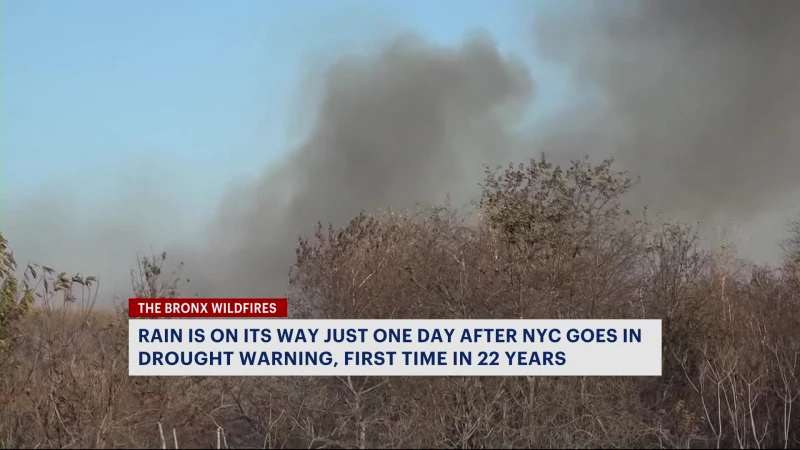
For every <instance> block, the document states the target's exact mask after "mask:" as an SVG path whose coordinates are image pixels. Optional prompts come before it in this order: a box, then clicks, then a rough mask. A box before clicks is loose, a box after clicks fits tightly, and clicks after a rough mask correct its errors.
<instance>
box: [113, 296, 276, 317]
mask: <svg viewBox="0 0 800 450" xmlns="http://www.w3.org/2000/svg"><path fill="white" fill-rule="evenodd" d="M288 315H289V302H288V301H287V299H285V298H132V299H130V300H128V317H130V318H132V319H134V318H142V319H144V318H147V319H153V318H158V317H168V318H172V319H179V318H212V317H229V318H230V317H241V318H245V317H249V318H260V317H261V318H263V317H287V316H288Z"/></svg>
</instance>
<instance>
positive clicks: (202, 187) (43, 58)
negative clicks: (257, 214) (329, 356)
mask: <svg viewBox="0 0 800 450" xmlns="http://www.w3.org/2000/svg"><path fill="white" fill-rule="evenodd" d="M535 7H537V6H536V5H533V4H530V5H521V4H518V3H515V2H494V1H473V2H464V1H457V2H448V1H442V2H430V1H405V0H404V1H393V2H390V1H370V2H367V1H341V0H337V1H318V0H315V1H305V2H302V1H301V2H283V1H263V0H237V1H232V2H219V1H209V0H192V1H168V2H163V1H152V0H144V1H103V2H97V1H83V0H74V1H65V2H63V1H35V0H16V1H14V0H9V1H4V2H3V3H2V23H0V30H1V32H2V41H1V42H2V48H1V49H0V50H1V54H2V65H1V66H0V70H1V71H2V72H0V80H2V83H1V84H0V89H2V92H1V94H2V95H0V99H2V100H1V101H2V103H1V106H2V108H1V109H0V113H1V114H2V117H0V119H1V120H2V134H1V135H0V139H2V141H0V145H2V147H0V149H1V150H2V166H0V170H2V173H1V174H0V175H1V176H2V178H1V179H2V200H3V203H4V204H5V205H6V206H8V205H9V204H15V203H17V202H21V201H28V193H31V192H34V190H33V188H39V187H42V186H43V185H52V186H56V187H58V189H59V190H62V189H66V190H67V192H69V194H70V195H74V196H77V197H79V198H81V199H82V202H83V203H84V204H85V205H86V206H85V207H86V208H89V209H91V208H92V206H90V204H91V203H93V202H95V201H98V200H100V199H102V198H104V196H107V194H108V190H109V189H111V190H113V189H115V186H116V182H117V181H119V178H120V177H121V176H122V177H131V176H132V174H131V172H130V171H128V170H123V169H127V168H129V165H130V164H136V165H142V167H141V169H140V170H141V171H142V172H143V173H142V174H141V175H142V180H144V179H147V177H148V175H147V174H146V172H147V171H148V167H147V164H146V163H144V162H143V161H146V159H144V158H142V155H152V159H153V164H154V166H156V167H155V168H154V169H153V170H156V171H163V173H162V174H161V175H163V176H167V177H171V178H173V179H174V181H176V182H175V183H174V186H184V187H185V193H182V194H180V197H181V199H182V202H181V205H183V206H181V207H182V208H184V212H185V213H186V214H200V213H204V212H207V211H204V206H205V207H212V206H213V205H214V203H215V201H214V200H216V199H217V198H218V196H219V195H220V194H221V191H222V187H223V186H224V185H225V184H226V183H228V182H230V181H231V179H232V178H235V177H236V176H237V175H241V174H254V173H256V172H258V171H260V170H262V169H263V167H264V166H265V165H266V164H267V163H268V162H269V160H270V157H272V156H274V155H275V154H276V153H277V152H281V151H284V150H285V149H286V144H287V141H288V139H290V138H292V137H297V136H292V135H291V134H290V133H291V132H292V129H293V128H292V124H293V122H292V121H293V120H295V119H296V118H295V117H293V116H292V115H293V114H297V112H296V111H294V112H293V108H294V109H296V105H295V103H297V102H296V100H297V99H298V97H299V96H301V94H302V92H301V90H302V89H303V87H304V86H303V80H304V77H305V76H306V75H307V74H308V72H309V71H310V70H312V69H313V67H310V66H309V62H310V61H311V60H314V61H315V62H316V63H320V62H322V61H324V59H323V60H322V61H321V56H322V58H324V55H325V54H326V53H333V52H336V53H340V52H351V51H352V52H357V51H359V50H363V49H369V48H371V46H374V45H375V41H376V40H379V39H380V38H382V37H384V36H388V35H389V34H390V33H392V32H393V31H406V30H411V31H416V32H419V33H421V34H423V35H425V36H426V37H428V38H429V39H431V40H433V41H435V42H437V43H442V44H450V43H455V42H457V41H459V40H460V39H461V38H463V36H464V34H465V33H467V32H469V31H470V30H473V29H476V28H483V29H486V30H488V31H489V32H491V34H493V35H494V37H495V39H496V40H497V42H498V45H499V47H500V48H501V49H504V50H508V51H511V52H514V53H516V54H518V55H519V56H521V57H524V58H526V59H528V62H529V63H530V64H531V65H532V66H533V67H535V70H536V77H537V82H538V83H539V84H540V85H541V86H540V90H539V92H538V101H537V104H536V108H537V111H539V110H541V111H546V110H547V109H548V108H552V107H555V106H557V105H558V103H559V97H563V95H564V90H565V88H564V86H563V85H564V82H563V81H562V80H561V79H560V78H561V77H560V74H559V72H558V71H557V70H555V69H553V68H548V67H541V66H540V65H539V64H537V61H536V60H535V59H533V58H532V56H531V55H532V52H531V41H530V39H531V37H530V30H529V27H530V20H531V14H530V12H531V10H532V9H534V8H535ZM134 173H135V172H134ZM131 182H133V183H136V180H135V179H134V180H132V181H131ZM62 193H64V192H63V191H62ZM187 195H188V197H187Z"/></svg>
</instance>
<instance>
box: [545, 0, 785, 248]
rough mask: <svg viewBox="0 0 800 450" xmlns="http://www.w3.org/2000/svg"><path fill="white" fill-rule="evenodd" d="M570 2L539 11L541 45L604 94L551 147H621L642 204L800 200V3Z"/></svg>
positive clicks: (564, 121)
mask: <svg viewBox="0 0 800 450" xmlns="http://www.w3.org/2000/svg"><path fill="white" fill-rule="evenodd" d="M569 6H570V8H566V7H565V10H567V11H570V12H569V13H563V14H561V15H559V16H558V17H555V16H554V15H549V16H540V17H538V18H537V20H536V23H535V25H534V27H533V30H534V37H535V41H536V49H537V53H538V54H539V55H540V56H542V57H544V58H546V59H549V60H550V61H554V62H557V63H560V64H563V65H565V66H567V67H568V68H570V69H571V70H572V71H573V74H574V76H575V78H576V81H577V82H578V83H579V84H580V85H582V86H585V87H588V88H591V89H593V90H594V94H595V95H594V97H593V99H592V100H590V101H588V102H587V103H585V104H581V105H580V106H579V107H578V108H575V110H573V111H570V112H569V113H567V114H565V115H564V116H563V117H561V118H559V120H558V121H556V122H555V127H554V129H552V130H550V131H551V132H550V133H548V134H547V137H546V139H545V142H546V143H545V144H544V145H545V147H546V148H551V149H554V151H556V152H558V151H559V150H560V151H576V152H578V153H582V152H595V153H597V154H613V155H615V156H616V157H617V160H618V161H619V162H620V163H621V164H624V165H625V166H626V167H628V168H629V169H630V170H631V171H632V172H634V173H636V174H639V175H641V176H642V177H643V179H642V184H641V185H640V186H639V188H638V189H637V198H638V199H639V201H640V203H647V204H649V205H651V206H654V207H656V208H657V209H658V210H661V211H664V212H668V213H671V214H673V215H676V216H680V217H684V218H692V219H697V220H710V219H713V218H717V219H723V220H725V219H727V220H730V219H731V217H736V218H737V219H740V220H742V221H749V220H753V219H755V218H756V216H757V215H758V214H759V213H765V212H768V211H769V210H770V209H771V208H774V207H775V206H776V205H780V204H781V203H782V202H785V201H787V200H790V199H795V206H796V205H797V203H796V199H797V195H798V194H800V192H798V188H799V187H800V175H798V169H800V89H798V87H800V2H796V1H791V0H785V1H784V0H775V1H769V2H758V1H747V0H702V1H696V0H669V1H668V0H662V1H638V2H627V1H618V2H617V1H607V0H602V1H596V2H589V1H580V2H575V3H571V4H569ZM784 213H788V214H787V215H790V214H791V212H786V211H784ZM774 237H775V236H770V238H774Z"/></svg>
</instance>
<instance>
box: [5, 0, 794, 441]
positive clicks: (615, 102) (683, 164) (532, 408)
mask: <svg viewBox="0 0 800 450" xmlns="http://www.w3.org/2000/svg"><path fill="white" fill-rule="evenodd" d="M578 4H579V5H580V7H579V6H576V5H578ZM529 39H530V49H531V50H530V51H531V52H532V53H534V54H536V55H537V57H538V58H542V59H547V60H551V61H555V62H557V63H559V64H560V65H562V66H563V67H565V68H567V69H568V73H569V76H571V77H574V80H573V81H574V83H573V85H574V86H575V87H576V89H580V94H581V95H580V96H579V97H578V99H577V100H576V101H575V102H574V103H573V104H572V105H571V106H570V107H569V108H568V109H565V110H562V111H561V112H559V113H557V114H556V115H554V116H550V117H548V118H547V120H545V121H542V122H536V123H535V124H534V125H531V121H530V120H529V118H530V117H529V116H528V113H529V109H530V107H531V105H534V104H535V102H536V99H537V94H538V93H539V89H540V87H539V86H538V84H537V74H536V73H532V72H531V69H530V68H529V67H528V66H526V65H525V63H524V58H523V57H522V56H521V55H516V56H515V55H508V54H506V53H505V52H503V51H500V50H499V49H498V45H497V44H496V43H495V42H494V41H493V39H492V37H491V36H489V35H487V34H486V33H481V32H476V33H473V34H470V35H468V36H467V37H466V38H465V39H464V40H463V42H462V43H460V44H459V45H456V46H442V45H438V44H435V43H433V42H431V41H428V40H426V38H425V36H419V35H416V34H405V35H402V36H396V37H395V38H393V39H390V40H388V41H387V42H385V43H383V44H381V45H380V46H378V48H377V49H375V50H374V51H373V52H371V53H369V54H366V55H365V54H361V55H349V54H348V55H337V57H336V58H335V61H334V63H333V64H331V65H330V66H329V67H327V68H326V69H325V70H324V71H323V72H321V73H320V77H319V80H320V85H319V90H318V94H319V96H318V98H316V99H315V100H316V101H315V102H313V103H314V104H315V105H316V106H315V109H314V112H313V114H312V115H311V117H308V123H309V124H310V125H309V129H308V133H307V135H306V136H304V138H303V140H302V141H301V142H300V143H299V144H297V145H296V146H294V147H292V148H291V149H288V150H287V152H286V154H285V155H283V156H282V158H281V159H280V160H277V161H274V162H273V163H272V164H271V165H270V166H269V167H268V168H267V169H265V170H264V172H263V173H260V175H259V176H258V177H257V178H256V179H254V180H237V183H236V184H235V185H233V186H231V188H230V189H229V191H227V192H226V195H225V196H224V198H223V200H222V201H221V203H220V204H219V205H214V206H215V208H214V209H213V211H214V214H213V216H212V217H211V218H210V219H209V220H208V222H204V223H202V224H201V225H202V227H201V228H202V230H203V231H204V233H202V234H201V235H200V238H198V237H195V236H192V237H191V238H189V239H179V238H180V237H181V236H177V235H178V234H180V233H179V231H176V230H178V229H179V228H180V227H179V225H180V220H181V218H180V217H176V214H175V213H174V212H173V210H172V209H171V207H170V206H171V205H172V204H174V202H177V201H180V195H179V194H180V192H177V193H176V192H160V191H159V190H158V189H157V186H160V185H159V184H158V179H159V178H160V177H168V176H169V171H168V170H163V171H162V169H163V168H159V167H158V164H157V163H154V164H153V166H154V167H150V166H149V165H148V164H147V162H146V161H144V162H142V163H140V164H132V165H131V167H130V169H131V173H133V174H131V173H124V174H120V178H122V181H121V185H122V187H121V194H120V195H119V196H118V197H116V198H118V200H119V201H118V202H112V204H111V205H110V206H109V208H108V209H107V211H108V213H109V216H112V217H111V218H110V219H107V220H98V221H96V222H92V223H86V222H85V221H84V222H81V221H79V220H76V219H75V216H76V215H79V214H80V213H81V207H82V205H81V204H80V202H79V201H78V200H76V199H69V198H65V197H63V196H61V195H58V194H54V195H48V193H47V192H44V191H43V192H41V193H40V195H37V196H34V198H40V199H43V200H41V201H38V202H31V203H29V204H26V205H24V207H22V208H19V207H18V208H17V209H14V210H6V209H4V211H3V224H2V225H3V230H2V231H3V236H4V237H7V238H8V239H9V241H10V243H9V244H8V245H7V243H6V241H5V240H3V241H2V242H0V371H2V373H0V399H3V403H2V404H0V407H2V408H3V409H2V411H0V447H4V446H8V447H51V448H56V447H58V448H62V447H63V448H72V447H75V448H86V447H98V448H105V447H125V448H132V447H147V448H152V447H156V446H160V447H162V448H165V447H166V446H169V447H171V448H172V447H174V448H178V447H180V448H192V447H203V448H208V447H220V448H221V447H248V448H252V447H259V448H285V447H289V448H295V447H303V448H323V447H325V448H370V447H372V446H378V447H380V446H383V447H392V448H394V447H397V448H417V447H419V448H421V447H425V446H428V447H447V448H545V447H547V448H550V447H557V448H583V447H590V448H592V447H594V448H607V447H609V448H610V447H614V448H623V447H624V448H628V447H631V448H800V434H798V430H800V414H799V412H800V333H798V330H800V220H795V221H794V222H792V223H791V224H790V226H789V227H786V226H785V225H787V220H788V219H789V218H791V217H795V215H796V214H797V213H798V212H800V211H798V210H797V207H798V203H797V198H798V188H799V187H800V186H798V183H800V177H798V176H797V173H798V168H800V167H798V164H800V149H798V142H800V140H798V138H800V136H798V133H800V131H798V130H800V123H798V120H800V111H799V108H800V101H799V100H800V99H798V96H799V95H800V94H799V93H798V92H799V91H798V90H797V89H796V83H797V80H798V79H800V58H798V57H797V56H798V50H797V49H798V48H800V40H799V39H800V2H793V1H788V0H787V1H781V0H775V1H770V2H755V1H747V2H746V1H737V0H731V1H717V0H711V1H688V0H671V1H659V2H655V1H639V2H623V1H620V2H614V1H596V2H590V1H582V2H579V3H576V4H575V5H573V6H571V7H569V8H566V7H565V8H563V10H562V9H560V8H559V9H553V10H548V12H546V13H542V14H539V15H537V16H536V17H535V20H534V19H533V18H532V19H531V24H530V36H529ZM315 92H316V91H315ZM223 113H224V112H223ZM221 151H222V150H221ZM542 154H544V155H545V156H541V155H542ZM587 155H588V156H587ZM609 157H614V158H616V159H615V161H611V160H608V159H606V158H609ZM484 165H488V166H489V167H488V168H486V169H485V170H484ZM498 165H502V167H501V168H499V169H496V170H495V168H496V166H498ZM639 177H641V181H640V182H637V180H639ZM176 197H177V198H176ZM793 201H794V203H793ZM470 202H473V203H472V204H470ZM418 203H421V204H422V206H418ZM464 205H468V206H464ZM645 206H647V207H648V211H647V213H646V214H645V213H644V211H643V210H644V207H645ZM650 211H654V212H659V211H663V212H664V213H665V217H664V218H660V217H656V214H654V213H651V212H650ZM765 218H766V219H765ZM673 219H676V220H673ZM734 219H736V220H738V221H740V222H741V223H743V224H745V225H746V226H749V228H748V232H749V233H751V234H752V237H753V239H754V240H755V241H756V242H757V245H756V246H755V247H756V248H755V251H753V250H754V249H752V248H751V249H744V251H742V248H741V247H739V246H737V245H735V244H736V242H733V241H732V240H720V241H718V242H709V241H707V240H704V239H703V236H704V235H705V236H708V235H709V233H712V232H713V227H715V226H717V225H728V224H730V223H731V222H732V221H733V220H734ZM695 220H699V221H701V222H702V224H701V226H700V227H697V226H690V225H686V224H684V223H683V222H684V221H689V222H692V221H695ZM329 223H332V224H331V225H330V226H329V225H328V224H329ZM745 228H747V227H745ZM787 228H788V229H787ZM7 230H8V231H7ZM701 231H702V233H701ZM779 231H787V232H788V234H787V238H786V239H781V236H779ZM148 239H154V242H147V240H148ZM143 242H145V244H146V245H149V244H152V245H153V246H154V247H155V251H154V253H155V255H156V256H144V257H143V258H138V261H136V260H135V259H134V261H136V262H138V263H140V264H139V265H138V267H136V271H135V272H134V273H133V277H132V278H133V280H132V288H133V291H134V292H135V294H137V295H139V296H148V297H157V296H168V297H171V296H178V295H181V296H188V295H194V294H201V295H219V296H246V295H252V296H278V295H281V294H282V292H281V290H283V289H286V290H287V291H288V292H289V298H290V314H291V315H294V316H297V317H317V318H319V317H327V318H409V319H427V318H457V319H464V318H498V319H499V318H614V319H621V318H654V319H661V320H662V321H663V330H664V333H663V342H664V351H663V355H664V358H663V359H664V361H663V376H662V377H639V378H635V377H559V378H556V377H540V378H530V379H529V378H523V377H520V378H515V377H495V378H489V377H485V378H476V377H441V378H426V377H408V378H402V377H392V378H381V377H370V378H359V377H348V378H341V379H340V378H334V377H281V378H268V377H260V378H237V379H231V378H213V377H205V378H203V377H196V378H188V377H187V378H183V377H164V378H155V377H137V378H131V377H128V375H127V364H126V360H127V358H128V348H127V339H128V336H127V317H126V315H125V313H124V311H122V312H120V313H117V314H115V313H114V312H111V311H108V310H101V311H99V312H98V311H92V310H91V308H90V307H91V306H92V301H93V300H97V301H98V302H99V303H100V304H104V305H108V304H109V300H108V299H109V296H107V295H105V294H104V293H103V294H98V291H97V284H96V280H95V279H94V278H91V277H75V278H72V277H70V276H67V275H66V274H59V273H58V272H55V271H53V270H52V269H45V268H44V267H42V266H37V265H32V266H26V265H25V264H24V263H22V262H20V264H19V265H18V266H17V263H16V262H15V261H14V258H12V256H11V253H10V250H9V249H15V250H16V251H19V252H20V254H21V256H22V258H25V256H24V254H25V252H30V253H36V252H38V254H42V255H45V256H46V255H48V254H50V255H52V257H53V259H54V260H57V261H68V262H72V263H75V264H77V263H78V262H79V263H80V264H78V265H79V266H80V265H81V264H84V263H91V264H94V265H95V267H96V266H98V265H99V266H101V267H102V268H103V269H104V270H105V271H106V272H108V273H111V275H112V277H113V276H122V277H124V276H127V272H128V270H129V268H128V265H127V263H126V262H125V261H122V260H116V259H114V258H116V256H117V255H120V254H122V256H123V257H124V258H133V257H136V256H137V255H136V252H137V251H147V248H140V245H142V243H143ZM779 244H782V249H781V250H780V251H778V245H779ZM160 245H164V246H165V248H166V250H167V252H166V254H167V255H168V256H167V259H166V261H164V260H163V256H161V247H160ZM768 246H769V248H768ZM33 250H36V252H34V251H33ZM759 251H760V252H761V255H757V256H764V255H767V254H768V256H769V257H770V259H771V261H772V262H773V263H774V264H772V265H760V264H757V263H756V262H757V261H754V259H756V258H754V257H753V254H754V253H755V254H757V253H759ZM126 252H127V253H126ZM128 253H129V254H128ZM20 254H18V257H17V259H18V260H19V259H21V258H20V257H19V256H20ZM148 255H150V254H149V253H148ZM37 262H41V263H43V264H53V263H52V262H51V261H50V260H43V261H37ZM181 262H183V267H182V270H183V272H182V275H181V276H180V277H173V275H171V273H172V270H173V269H175V268H177V266H176V264H178V263H181ZM53 265H55V264H53ZM56 268H57V269H58V270H72V269H73V267H60V266H56ZM74 269H75V270H74V271H82V272H84V273H87V272H88V273H92V271H91V270H90V268H88V267H83V266H80V267H75V268H74ZM112 272H118V273H112ZM15 274H18V275H15ZM100 275H104V273H101V274H100ZM187 279H191V281H190V282H188V283H187ZM45 280H47V281H45ZM102 280H103V278H102V277H101V281H102ZM126 282H128V283H130V280H126ZM26 283H27V284H26ZM110 284H111V285H112V288H110V290H111V291H114V292H115V293H120V295H124V293H122V292H119V291H120V290H122V291H124V290H125V289H128V290H130V287H128V286H125V285H122V284H121V283H116V280H115V279H113V278H112V281H111V283H110ZM26 286H34V287H35V288H36V289H35V290H34V291H29V290H26ZM64 297H66V298H67V299H68V300H70V301H68V302H63V301H61V300H63V298H64ZM34 300H36V302H37V305H38V307H32V305H31V303H32V302H33V301H34Z"/></svg>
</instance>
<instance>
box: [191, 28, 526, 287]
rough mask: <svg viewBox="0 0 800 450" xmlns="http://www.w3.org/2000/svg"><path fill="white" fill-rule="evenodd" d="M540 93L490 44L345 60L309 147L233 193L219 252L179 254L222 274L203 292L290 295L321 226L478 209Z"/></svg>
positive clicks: (332, 73)
mask: <svg viewBox="0 0 800 450" xmlns="http://www.w3.org/2000/svg"><path fill="white" fill-rule="evenodd" d="M532 94H533V81H532V79H531V78H530V76H529V74H528V72H527V71H526V69H525V68H524V66H523V65H522V64H521V63H517V62H515V61H513V60H508V59H506V58H505V57H504V56H503V55H501V54H500V53H498V50H497V48H496V46H495V44H494V42H492V41H491V40H490V39H488V38H486V37H484V36H475V37H472V38H470V39H467V40H466V41H465V42H464V43H463V45H461V46H460V47H458V48H441V47H437V46H434V45H431V44H428V43H426V42H424V41H423V40H421V39H420V38H417V37H413V36H404V37H401V38H398V39H397V40H395V41H394V42H392V43H391V44H390V45H388V46H387V47H386V48H384V49H383V50H381V51H380V52H379V54H377V55H376V56H374V57H371V58H366V59H346V60H342V61H341V62H339V63H338V64H335V65H334V66H333V67H331V68H330V69H329V70H328V71H327V72H326V73H325V75H324V89H323V97H322V99H321V102H320V105H319V110H318V113H317V117H316V118H315V125H314V126H313V128H312V130H311V132H310V135H309V137H308V139H307V141H306V142H305V143H304V144H303V145H302V146H300V147H299V148H297V149H294V150H292V151H291V152H290V153H289V155H288V156H287V158H286V160H285V161H283V162H282V163H279V164H277V165H276V166H274V167H272V168H271V169H270V170H269V171H268V172H267V173H265V174H264V176H263V178H261V179H260V180H258V181H257V182H256V183H255V184H254V185H252V186H249V187H246V188H243V189H240V190H237V191H235V192H232V193H231V195H229V196H228V197H227V199H226V200H225V202H224V204H223V207H222V210H221V212H220V218H219V223H217V224H216V231H215V232H214V233H213V234H214V235H215V236H217V239H216V242H215V245H214V251H213V252H210V254H209V253H200V254H197V255H195V256H194V257H191V256H190V255H191V253H189V254H182V255H181V256H182V257H186V259H187V261H190V262H191V264H192V265H193V267H190V268H189V270H193V269H195V270H196V267H197V262H198V261H202V260H204V261H208V262H209V263H210V264H213V266H214V267H213V268H210V269H209V270H205V272H204V273H202V276H193V277H192V278H193V279H196V280H202V281H200V282H199V283H201V284H195V286H194V288H195V289H200V291H201V292H203V293H204V294H219V295H231V293H235V294H236V295H267V294H268V293H269V292H273V293H274V292H276V291H278V290H279V289H283V288H284V284H285V283H286V279H287V274H288V270H289V266H290V265H291V262H292V257H293V255H294V249H295V247H296V244H297V238H298V237H299V236H300V235H301V234H303V233H308V232H310V231H312V230H313V228H312V227H313V225H314V224H315V223H317V222H320V221H321V222H323V223H327V222H333V223H337V224H341V223H343V222H344V221H346V220H349V219H350V218H352V217H353V216H354V215H356V214H357V213H358V212H359V211H360V210H362V209H367V210H371V209H375V208H383V207H390V208H392V209H403V208H408V207H413V206H414V205H415V203H418V202H420V203H425V202H436V201H442V200H444V199H445V197H446V196H447V195H450V197H451V199H452V200H453V202H462V203H463V202H466V201H468V200H469V199H470V198H471V197H472V196H473V194H474V193H475V192H476V188H477V187H478V186H477V182H478V181H479V180H480V176H481V175H482V165H483V164H484V163H488V162H494V163H496V162H503V161H504V160H505V159H506V158H508V156H509V155H510V153H511V151H512V150H513V149H514V147H515V139H514V133H513V129H512V128H513V126H514V125H516V123H517V122H518V120H519V119H520V118H521V117H522V113H523V112H524V106H526V105H527V104H528V103H529V102H530V100H531V96H532ZM181 253H182V252H181ZM205 265H206V266H207V265H208V264H205Z"/></svg>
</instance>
